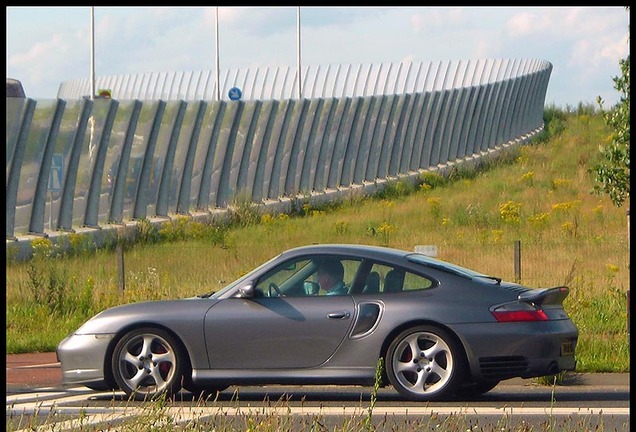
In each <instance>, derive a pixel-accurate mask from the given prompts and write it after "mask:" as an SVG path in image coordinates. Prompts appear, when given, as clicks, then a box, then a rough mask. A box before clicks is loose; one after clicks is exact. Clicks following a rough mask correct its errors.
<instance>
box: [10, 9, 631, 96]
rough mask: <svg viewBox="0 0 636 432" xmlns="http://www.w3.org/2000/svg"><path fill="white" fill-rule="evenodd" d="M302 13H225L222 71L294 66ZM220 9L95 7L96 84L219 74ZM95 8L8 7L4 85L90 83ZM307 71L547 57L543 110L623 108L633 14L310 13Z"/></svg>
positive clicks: (32, 88)
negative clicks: (150, 75) (123, 78)
mask: <svg viewBox="0 0 636 432" xmlns="http://www.w3.org/2000/svg"><path fill="white" fill-rule="evenodd" d="M297 10H298V9H297V7H295V6H291V7H290V6H286V7H271V6H270V7H219V8H218V13H219V15H218V20H219V60H220V67H221V69H222V70H227V69H237V68H241V69H242V68H249V67H264V66H295V65H296V64H297V59H298V56H297V34H298V33H297ZM215 13H216V7H101V6H100V7H95V9H94V17H95V39H94V41H95V75H96V76H102V75H123V74H134V73H142V72H172V71H199V70H214V69H215V59H216V54H215V34H216V31H215V22H216V19H215ZM90 14H91V8H90V7H86V6H84V7H7V8H6V20H7V50H6V65H7V66H6V68H7V77H9V78H15V79H19V80H20V81H22V84H23V86H24V89H25V92H26V93H27V96H28V97H31V98H34V99H45V98H55V97H56V96H57V91H58V89H59V85H60V83H62V82H64V81H68V80H72V79H77V78H89V76H90V58H91V56H90ZM300 17H301V25H300V29H301V30H300V40H301V63H302V65H303V66H307V65H329V64H331V65H338V64H343V65H348V64H353V65H358V64H369V63H374V64H377V63H391V62H401V61H405V62H408V61H413V62H421V61H438V60H473V59H475V60H476V59H486V58H511V59H512V58H533V59H534V58H538V59H544V60H548V61H549V62H551V63H552V64H553V65H554V69H553V71H552V76H551V78H550V83H549V86H548V93H547V95H546V104H554V105H557V106H561V107H565V106H576V105H578V104H579V103H580V102H582V103H591V104H596V98H597V97H598V96H601V97H602V98H603V99H604V100H605V101H606V102H605V104H606V105H612V104H614V103H616V102H618V99H619V97H620V95H619V94H618V92H617V91H616V90H615V89H614V83H613V81H612V78H613V77H615V76H617V75H620V67H619V60H620V59H622V58H625V57H627V55H628V54H629V39H628V36H629V12H628V11H627V10H626V9H625V8H624V7H622V6H612V7H598V6H597V7H484V6H477V7H392V8H390V7H301V8H300Z"/></svg>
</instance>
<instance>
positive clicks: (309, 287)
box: [303, 281, 320, 296]
mask: <svg viewBox="0 0 636 432" xmlns="http://www.w3.org/2000/svg"><path fill="white" fill-rule="evenodd" d="M303 288H304V289H305V294H307V295H309V296H315V295H318V291H320V285H318V282H311V281H305V282H304V283H303Z"/></svg>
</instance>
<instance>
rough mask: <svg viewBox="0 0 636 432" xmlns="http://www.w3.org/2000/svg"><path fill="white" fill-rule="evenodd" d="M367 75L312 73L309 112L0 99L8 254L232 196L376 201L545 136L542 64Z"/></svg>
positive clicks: (157, 102) (283, 96) (262, 105)
mask: <svg viewBox="0 0 636 432" xmlns="http://www.w3.org/2000/svg"><path fill="white" fill-rule="evenodd" d="M372 69H373V68H371V67H370V68H368V71H367V72H366V73H365V72H364V70H365V69H363V68H361V67H360V68H357V72H355V73H352V72H351V70H353V69H352V68H345V69H342V68H335V69H333V72H329V73H325V75H324V76H323V77H322V78H320V76H321V75H320V74H319V73H318V72H316V73H315V74H314V75H313V83H312V81H311V80H312V78H309V77H306V78H305V86H304V88H305V91H304V92H303V97H302V98H293V96H292V93H293V85H292V84H293V83H292V84H290V86H289V87H284V86H283V87H280V89H284V88H287V90H286V91H283V90H281V93H280V99H277V98H276V96H277V95H276V93H277V92H278V90H276V91H273V90H271V89H277V85H278V84H276V83H278V81H277V79H276V78H272V79H271V80H270V81H267V80H263V81H260V83H261V84H259V81H258V80H257V79H256V78H254V79H252V80H251V81H250V80H249V79H247V78H246V77H247V74H246V75H245V77H244V78H241V77H240V74H238V73H236V74H235V77H234V79H233V80H230V79H229V78H227V76H228V75H227V74H226V80H225V82H224V84H223V85H224V86H225V87H227V86H237V85H244V88H245V91H244V92H243V94H244V95H245V96H244V98H243V99H242V100H238V101H228V100H213V99H212V100H211V99H210V97H209V95H208V94H207V93H205V92H203V93H197V91H192V90H191V87H190V86H186V87H185V88H184V87H183V86H181V85H180V86H177V87H174V86H171V87H169V88H168V90H166V91H163V90H162V91H161V92H160V93H158V92H157V91H156V89H157V88H158V87H159V84H156V85H155V87H154V88H155V90H150V89H151V87H152V86H151V85H150V84H149V83H150V82H152V80H153V79H154V78H149V79H150V81H148V82H145V83H144V82H143V80H142V81H139V85H136V86H135V85H133V86H132V87H130V85H129V84H125V83H124V80H121V81H120V84H119V85H120V87H121V89H126V88H136V89H137V93H136V94H134V97H131V96H132V94H131V93H126V91H127V90H120V87H117V85H114V84H113V85H111V84H99V85H98V86H99V87H101V86H105V87H108V86H111V87H112V90H113V99H109V100H106V99H96V100H91V99H89V98H81V97H79V98H77V99H72V98H67V99H63V98H57V99H53V100H33V99H22V98H7V110H6V126H7V127H6V150H7V151H6V155H7V160H6V167H7V183H6V185H7V186H6V188H7V193H6V207H7V219H6V237H7V247H9V244H10V243H11V242H15V241H18V242H20V241H21V240H27V241H28V240H29V239H31V238H32V237H33V236H34V235H35V236H52V235H55V236H59V235H64V234H65V233H68V232H73V231H78V230H82V232H91V231H95V230H102V229H104V228H108V227H111V228H117V227H118V226H120V225H121V224H126V223H128V222H134V221H135V220H139V219H152V218H170V217H171V216H172V215H179V214H184V215H185V214H204V215H205V214H211V213H213V212H216V211H218V210H223V209H227V207H228V205H230V204H231V203H232V200H233V199H235V198H236V197H237V195H238V194H239V193H241V194H243V195H244V196H247V197H248V198H249V199H250V200H251V201H253V202H256V203H265V204H268V205H280V204H281V203H283V207H284V205H286V204H285V202H288V201H289V200H290V199H295V198H299V197H300V198H302V199H316V200H320V199H332V197H333V196H334V194H335V195H339V194H342V193H347V191H349V190H350V189H352V188H359V187H362V188H364V190H365V191H369V192H373V191H375V190H376V189H377V188H379V187H382V184H383V183H384V182H385V181H386V180H387V179H391V178H396V177H407V178H411V179H413V178H415V177H417V176H418V175H420V174H421V173H422V172H424V171H427V170H441V169H444V168H446V167H448V166H451V165H453V164H457V163H465V162H475V161H476V160H479V158H481V157H484V156H487V155H490V154H492V153H493V152H497V151H498V150H500V149H501V148H504V147H507V146H510V145H518V144H520V143H522V142H524V141H525V140H527V139H529V138H531V137H532V136H534V135H535V134H536V133H537V132H539V131H541V130H542V128H543V107H544V103H545V94H546V90H547V86H548V81H549V78H550V74H551V71H552V65H551V64H550V63H549V62H547V61H543V60H485V61H481V62H474V63H471V62H467V63H461V62H459V63H456V64H453V63H451V62H449V63H447V64H446V65H442V64H441V63H440V64H438V65H437V67H434V66H433V64H428V65H427V66H424V65H420V66H418V67H416V68H413V67H402V65H399V66H395V67H388V68H383V67H378V68H377V70H378V72H377V73H375V74H372V72H371V71H372ZM382 70H386V73H384V74H382V73H380V71H382ZM345 71H346V72H345ZM391 71H394V72H391ZM263 75H264V76H269V74H268V73H267V72H265V73H264V74H263ZM274 75H277V74H274ZM308 75H310V74H308ZM254 76H255V77H256V76H260V74H259V72H258V71H256V72H255V73H254ZM241 79H242V84H241ZM237 80H238V81H237ZM164 81H165V80H164ZM173 81H174V80H173ZM195 81H196V82H199V83H200V82H201V81H202V80H198V79H197V80H193V79H190V80H189V82H190V83H192V82H195ZM155 82H156V83H158V81H157V80H155ZM363 82H364V84H362V83H363ZM247 83H252V84H251V86H250V85H248V84H247ZM263 83H268V84H267V85H265V84H263ZM318 83H320V85H318ZM268 86H269V87H268ZM281 86H282V84H281ZM161 87H162V88H163V84H162V85H161ZM199 87H200V84H199V85H197V88H199ZM203 87H204V88H206V86H203ZM267 88H269V89H270V90H269V91H267V90H266V89H267ZM328 88H330V89H331V91H330V92H327V91H326V90H325V89H328ZM371 88H373V91H372V92H371V91H370V90H369V89H371ZM143 89H145V93H144V91H142V90H143ZM380 89H381V90H380ZM120 91H121V93H120ZM264 93H267V94H268V95H269V97H270V99H261V97H262V96H263V95H264ZM78 94H84V93H83V90H80V91H79V93H78ZM317 94H319V95H320V96H318V97H317V96H316V95H317ZM186 95H191V96H190V97H189V98H188V99H189V100H185V99H184V98H185V96H186ZM272 96H273V97H274V98H271V97H272ZM157 97H158V98H157ZM140 98H143V99H140ZM175 98H178V99H179V100H174V99H175ZM325 197H326V198H325Z"/></svg>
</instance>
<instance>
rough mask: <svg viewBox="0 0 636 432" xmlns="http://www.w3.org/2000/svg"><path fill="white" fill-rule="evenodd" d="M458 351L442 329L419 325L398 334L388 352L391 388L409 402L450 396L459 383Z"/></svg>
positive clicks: (459, 356)
mask: <svg viewBox="0 0 636 432" xmlns="http://www.w3.org/2000/svg"><path fill="white" fill-rule="evenodd" d="M461 352H462V351H461V348H460V347H459V346H458V345H457V343H456V342H455V341H454V340H453V338H452V337H451V336H450V335H449V334H448V333H447V332H446V331H444V330H442V329H439V328H436V327H432V326H419V327H414V328H411V329H408V330H406V331H404V332H402V333H400V334H399V335H398V336H397V337H396V338H395V339H394V340H393V342H391V345H389V348H388V351H387V361H386V368H387V375H388V378H389V381H390V382H391V385H392V386H393V387H394V388H395V389H396V390H397V391H398V392H399V393H400V394H402V395H403V396H405V397H406V398H408V399H410V400H418V401H432V400H440V399H443V398H446V397H450V396H452V394H453V393H454V392H455V390H456V388H457V387H458V385H459V384H460V383H461V380H462V376H461V374H462V366H461V359H462V356H461Z"/></svg>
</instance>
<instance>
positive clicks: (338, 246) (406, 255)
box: [282, 243, 483, 278]
mask: <svg viewBox="0 0 636 432" xmlns="http://www.w3.org/2000/svg"><path fill="white" fill-rule="evenodd" d="M307 253H318V254H329V253H335V254H343V255H346V254H351V255H355V256H358V255H361V256H365V257H368V258H375V259H391V260H406V261H408V262H410V263H413V264H416V265H420V266H425V267H428V268H434V269H437V270H441V271H446V272H450V273H454V274H457V275H461V276H464V277H469V278H472V277H475V276H480V275H481V276H483V273H480V272H477V271H475V270H472V269H468V268H465V267H462V266H459V265H457V264H453V263H449V262H446V261H442V260H439V259H436V258H432V257H430V256H428V255H424V254H422V253H418V252H409V251H406V250H402V249H396V248H391V247H386V246H375V245H363V244H345V243H327V244H313V245H306V246H299V247H295V248H292V249H289V250H287V251H285V252H283V254H282V255H290V254H291V255H301V254H307Z"/></svg>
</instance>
